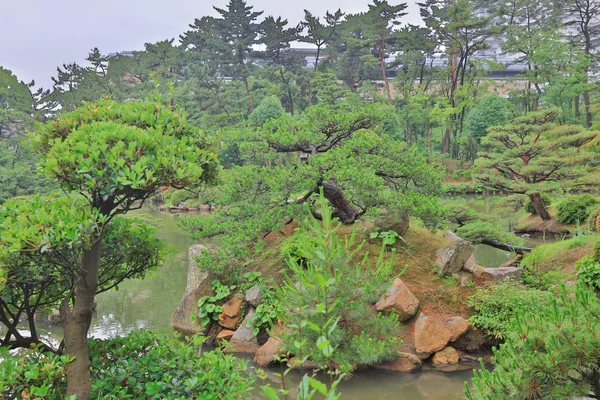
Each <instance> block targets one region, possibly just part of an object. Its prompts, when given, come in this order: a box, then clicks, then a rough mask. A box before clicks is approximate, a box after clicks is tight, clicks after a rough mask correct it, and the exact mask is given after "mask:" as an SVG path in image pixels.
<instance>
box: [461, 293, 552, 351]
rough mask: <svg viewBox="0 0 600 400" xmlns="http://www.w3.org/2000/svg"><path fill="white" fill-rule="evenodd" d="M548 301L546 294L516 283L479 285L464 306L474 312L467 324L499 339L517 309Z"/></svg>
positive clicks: (504, 332)
mask: <svg viewBox="0 0 600 400" xmlns="http://www.w3.org/2000/svg"><path fill="white" fill-rule="evenodd" d="M548 298H549V294H548V293H547V292H543V291H541V290H536V289H529V288H526V287H524V286H521V285H520V284H519V283H517V282H503V283H497V284H488V285H485V286H481V287H479V288H477V290H476V291H475V293H474V294H473V295H472V296H470V297H469V298H467V305H468V306H469V307H471V308H472V309H473V315H472V316H471V318H469V322H471V324H473V326H474V327H475V328H477V329H482V330H483V331H484V332H485V333H486V334H488V335H490V336H492V337H494V338H497V339H502V338H504V337H505V335H506V332H507V331H508V329H509V326H510V321H511V319H512V318H513V317H514V316H515V314H516V313H517V312H518V310H520V309H522V308H527V307H530V306H531V305H532V304H533V303H534V302H536V303H537V302H540V303H544V302H547V301H548Z"/></svg>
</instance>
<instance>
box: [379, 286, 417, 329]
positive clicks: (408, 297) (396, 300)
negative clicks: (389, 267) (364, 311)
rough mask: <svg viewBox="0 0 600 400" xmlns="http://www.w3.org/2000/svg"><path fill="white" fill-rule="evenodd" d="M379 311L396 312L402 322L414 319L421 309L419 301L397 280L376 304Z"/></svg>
mask: <svg viewBox="0 0 600 400" xmlns="http://www.w3.org/2000/svg"><path fill="white" fill-rule="evenodd" d="M375 308H376V309H377V311H384V312H385V311H392V310H393V311H394V312H395V313H396V314H397V315H398V320H399V321H400V322H403V321H406V320H407V319H409V318H412V317H413V316H414V315H415V314H416V313H417V310H418V309H419V300H418V299H417V298H416V297H415V295H414V294H412V292H411V291H410V290H409V289H408V288H407V287H406V285H405V284H404V282H402V280H401V279H400V278H396V279H395V280H394V282H393V283H392V285H391V286H390V288H389V289H388V291H387V292H386V293H385V294H383V296H381V299H380V300H379V301H378V302H377V304H375Z"/></svg>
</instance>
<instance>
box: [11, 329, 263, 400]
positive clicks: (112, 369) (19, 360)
mask: <svg viewBox="0 0 600 400" xmlns="http://www.w3.org/2000/svg"><path fill="white" fill-rule="evenodd" d="M203 340H204V339H203V338H202V337H200V336H193V337H191V338H187V339H184V340H182V339H180V338H178V337H170V336H169V335H167V334H166V333H154V332H151V331H148V330H143V329H142V330H139V331H134V332H131V333H130V334H129V335H128V336H125V337H117V338H115V339H110V340H97V339H90V341H89V347H90V357H91V360H92V364H91V365H92V367H91V374H92V392H91V396H90V397H91V398H92V399H165V398H168V399H215V400H216V399H246V398H248V395H249V391H250V390H251V385H252V383H253V382H254V375H253V373H252V372H251V371H250V370H247V364H246V362H245V361H244V360H241V359H239V358H237V357H234V356H232V355H226V354H223V353H222V352H221V351H219V350H214V351H210V352H207V351H202V342H203ZM0 360H2V361H0V395H1V397H2V398H3V399H47V400H63V399H70V398H68V397H66V395H65V392H66V379H65V369H66V364H67V363H68V362H69V361H70V360H69V359H68V358H67V357H66V356H59V355H55V354H51V353H45V354H44V353H41V352H37V351H30V352H27V353H24V354H17V355H15V354H10V353H9V352H8V350H7V349H6V348H0Z"/></svg>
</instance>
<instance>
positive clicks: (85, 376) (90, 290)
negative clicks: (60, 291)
mask: <svg viewBox="0 0 600 400" xmlns="http://www.w3.org/2000/svg"><path fill="white" fill-rule="evenodd" d="M92 239H93V244H92V246H91V248H90V249H89V250H86V251H84V252H83V257H82V262H81V271H80V273H79V276H78V279H77V286H76V288H75V302H74V304H73V308H72V309H70V308H69V304H68V299H67V301H65V302H63V304H62V306H61V314H62V315H63V316H66V320H67V323H66V325H65V328H64V335H65V338H64V341H65V352H66V354H67V355H69V356H71V357H75V359H74V360H73V361H72V362H70V363H69V364H67V377H68V379H67V396H71V395H76V396H77V400H88V399H89V398H90V393H91V380H90V356H89V351H88V346H87V334H88V330H89V327H90V324H91V322H92V310H93V304H94V296H95V295H96V289H97V287H98V269H99V265H100V253H101V250H102V237H101V235H93V236H92Z"/></svg>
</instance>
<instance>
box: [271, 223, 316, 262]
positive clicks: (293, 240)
mask: <svg viewBox="0 0 600 400" xmlns="http://www.w3.org/2000/svg"><path fill="white" fill-rule="evenodd" d="M306 245H310V246H312V247H313V248H314V249H316V248H317V246H318V244H317V239H316V238H315V237H314V236H312V235H310V234H309V233H307V232H306V231H304V230H302V229H296V231H295V232H294V235H292V236H290V237H289V238H287V239H286V240H284V241H283V243H282V244H281V247H280V252H281V256H282V257H283V259H284V261H290V260H293V262H298V263H300V264H303V263H304V262H305V261H306V259H305V258H304V256H303V255H302V250H301V249H302V247H303V246H306Z"/></svg>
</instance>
